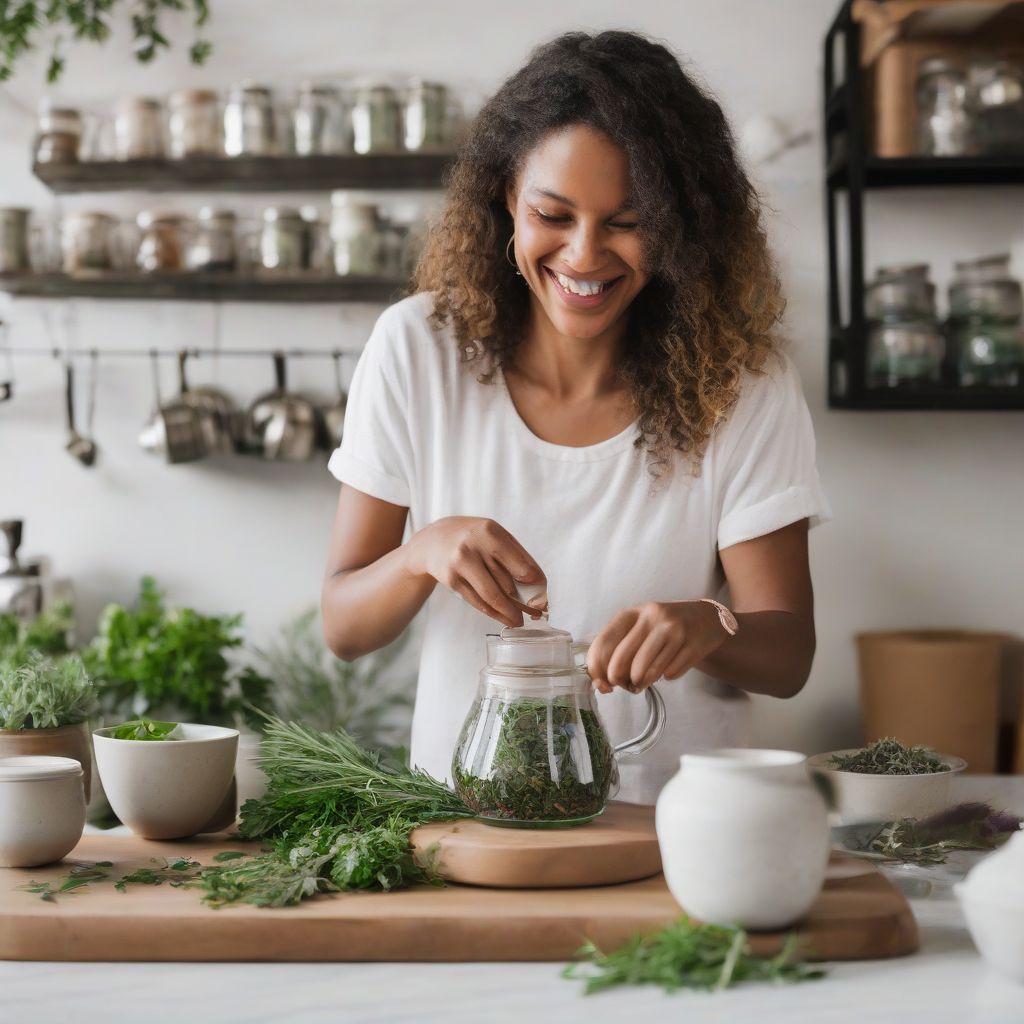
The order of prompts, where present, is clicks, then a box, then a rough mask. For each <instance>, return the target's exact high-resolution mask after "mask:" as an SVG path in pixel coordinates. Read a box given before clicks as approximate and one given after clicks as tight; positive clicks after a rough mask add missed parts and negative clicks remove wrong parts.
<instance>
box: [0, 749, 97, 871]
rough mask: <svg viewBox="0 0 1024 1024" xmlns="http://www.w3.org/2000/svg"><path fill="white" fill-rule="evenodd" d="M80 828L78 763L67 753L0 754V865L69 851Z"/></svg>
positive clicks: (25, 863) (26, 864)
mask: <svg viewBox="0 0 1024 1024" xmlns="http://www.w3.org/2000/svg"><path fill="white" fill-rule="evenodd" d="M84 828H85V791H84V789H83V786H82V766H81V765H80V764H79V763H78V762H77V761H75V760H74V759H73V758H70V757H2V758H0V867H4V868H32V867H37V866H38V865H40V864H50V863H52V862H53V861H55V860H60V859H61V857H63V856H65V855H66V854H68V853H70V852H71V851H72V850H73V849H74V848H75V846H76V845H77V843H78V840H79V839H81V837H82V830H83V829H84Z"/></svg>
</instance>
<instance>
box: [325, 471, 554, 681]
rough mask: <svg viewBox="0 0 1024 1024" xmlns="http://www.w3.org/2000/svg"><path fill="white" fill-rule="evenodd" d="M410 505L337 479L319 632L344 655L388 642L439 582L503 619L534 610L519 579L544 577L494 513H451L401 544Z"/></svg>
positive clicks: (517, 622)
mask: <svg viewBox="0 0 1024 1024" xmlns="http://www.w3.org/2000/svg"><path fill="white" fill-rule="evenodd" d="M408 515H409V510H408V509H407V508H405V507H403V506H401V505H392V504H391V503H390V502H387V501H382V500H381V499H379V498H373V497H371V496H370V495H368V494H364V493H363V492H362V491H357V490H356V489H355V488H353V487H348V486H346V485H344V484H343V485H342V487H341V494H340V495H339V497H338V511H337V513H336V515H335V518H334V527H333V529H332V531H331V542H330V548H329V550H328V555H327V572H326V574H325V578H324V584H323V589H322V591H321V597H320V605H321V610H322V612H323V620H324V638H325V639H326V641H327V645H328V646H329V647H330V649H331V650H332V651H333V652H334V653H335V654H336V655H337V656H338V657H339V658H343V659H344V660H346V661H351V660H353V659H354V658H358V657H359V656H360V655H362V654H366V653H368V652H369V651H375V650H377V648H379V647H383V646H384V645H385V644H388V643H390V642H391V641H392V640H394V639H395V637H397V636H398V635H399V634H400V633H401V632H402V630H404V629H405V628H406V626H408V625H409V623H410V622H412V620H413V618H414V617H415V615H416V613H417V612H418V611H419V610H420V608H422V607H423V604H424V602H425V601H426V600H427V598H428V597H430V595H431V593H432V592H433V590H434V587H435V586H437V584H438V583H439V582H440V583H442V584H443V585H444V586H446V587H448V589H449V590H451V591H453V592H454V593H456V594H458V595H459V596H460V597H461V598H463V600H465V601H466V602H467V603H469V604H471V605H472V606H473V607H474V608H476V609H477V610H478V611H480V612H483V613H484V614H485V615H488V616H490V617H491V618H493V619H496V620H497V621H498V622H500V623H502V624H503V625H508V626H521V625H522V624H523V613H524V612H527V613H530V614H533V615H536V614H537V609H536V608H531V607H529V606H528V605H524V604H522V603H521V602H520V601H519V599H518V597H517V596H516V587H515V584H516V581H519V582H521V583H539V584H546V582H547V581H546V580H545V577H544V573H543V572H542V571H541V569H540V567H539V566H538V565H537V563H536V562H535V561H534V560H533V558H531V556H530V555H529V554H528V553H527V552H526V550H525V549H524V548H523V547H522V545H521V544H520V543H519V542H518V541H517V540H516V539H515V538H514V537H512V536H511V535H510V534H509V533H508V531H506V530H505V529H504V528H503V527H501V526H500V525H499V524H498V523H496V522H494V521H493V520H491V519H482V518H478V517H475V516H448V517H445V518H443V519H438V520H437V521H436V522H433V523H431V524H430V525H429V526H426V527H424V528H423V529H422V530H419V531H418V532H417V533H415V534H413V536H412V537H410V538H409V540H408V541H407V542H406V543H405V544H403V543H402V536H403V533H404V531H405V523H406V519H407V518H408Z"/></svg>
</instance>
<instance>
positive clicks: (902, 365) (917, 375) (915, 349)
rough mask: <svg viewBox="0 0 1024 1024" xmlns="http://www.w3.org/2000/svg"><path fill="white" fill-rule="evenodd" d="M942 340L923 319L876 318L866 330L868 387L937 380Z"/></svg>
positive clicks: (918, 383)
mask: <svg viewBox="0 0 1024 1024" xmlns="http://www.w3.org/2000/svg"><path fill="white" fill-rule="evenodd" d="M945 352H946V342H945V339H944V338H943V336H942V331H941V330H939V328H938V326H937V325H936V324H935V323H932V322H929V321H927V320H920V321H916V322H915V321H912V320H904V321H880V322H877V323H875V324H873V325H872V326H871V328H870V330H869V331H868V387H871V388H904V387H917V386H920V385H922V384H923V385H929V384H937V383H938V382H939V378H940V375H941V371H942V360H943V357H944V355H945Z"/></svg>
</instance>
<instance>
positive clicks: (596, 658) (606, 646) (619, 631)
mask: <svg viewBox="0 0 1024 1024" xmlns="http://www.w3.org/2000/svg"><path fill="white" fill-rule="evenodd" d="M636 618H637V616H636V611H635V610H634V609H632V608H626V609H624V610H623V611H621V612H619V613H618V614H617V615H615V616H614V617H613V618H612V620H611V622H609V623H608V625H607V626H605V627H604V629H602V630H601V632H600V633H598V634H597V636H596V637H595V639H594V642H593V643H592V644H591V645H590V650H589V651H587V671H588V672H589V673H590V678H591V679H593V680H594V685H595V686H596V687H597V688H598V689H599V690H600V691H601V693H611V691H612V682H611V679H610V678H609V672H608V667H609V662H610V661H611V658H612V655H613V654H614V653H615V650H616V648H617V647H618V646H619V644H620V643H621V642H622V641H623V640H624V639H625V638H626V636H627V635H628V634H629V631H630V630H631V629H632V628H633V625H634V624H635V622H636Z"/></svg>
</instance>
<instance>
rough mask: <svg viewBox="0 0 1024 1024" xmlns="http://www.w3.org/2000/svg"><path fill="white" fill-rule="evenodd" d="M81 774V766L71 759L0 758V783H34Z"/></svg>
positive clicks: (36, 757)
mask: <svg viewBox="0 0 1024 1024" xmlns="http://www.w3.org/2000/svg"><path fill="white" fill-rule="evenodd" d="M81 774H82V766H81V765H80V764H79V763H78V762H77V761H76V760H75V759H74V758H73V757H42V756H35V755H32V756H22V757H0V782H36V781H38V780H40V779H66V778H74V777H75V776H78V775H81Z"/></svg>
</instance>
